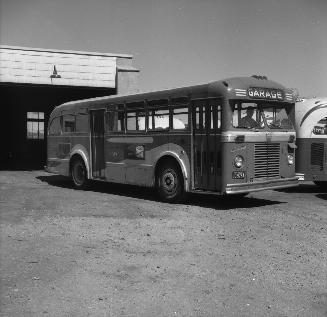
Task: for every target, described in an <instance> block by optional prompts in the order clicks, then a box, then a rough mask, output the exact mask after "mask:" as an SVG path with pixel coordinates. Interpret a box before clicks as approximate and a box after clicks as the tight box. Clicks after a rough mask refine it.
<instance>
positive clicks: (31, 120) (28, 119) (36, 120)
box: [26, 111, 46, 141]
mask: <svg viewBox="0 0 327 317" xmlns="http://www.w3.org/2000/svg"><path fill="white" fill-rule="evenodd" d="M36 113H37V118H33V117H29V114H36ZM40 114H43V118H40ZM29 123H32V133H33V123H37V137H36V138H34V137H29V133H31V132H29V128H28V126H29ZM40 123H43V134H40V131H41V130H40ZM31 135H33V134H31ZM40 135H42V137H40ZM45 137H46V122H45V112H44V111H27V112H26V140H28V141H42V140H45Z"/></svg>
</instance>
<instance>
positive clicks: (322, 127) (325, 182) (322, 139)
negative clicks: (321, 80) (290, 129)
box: [295, 97, 327, 188]
mask: <svg viewBox="0 0 327 317" xmlns="http://www.w3.org/2000/svg"><path fill="white" fill-rule="evenodd" d="M295 122H296V123H295V126H296V133H297V146H298V148H297V149H296V153H297V155H296V175H297V176H298V177H299V180H306V181H313V182H315V183H316V184H317V185H318V186H321V187H324V188H326V187H327V98H326V97H325V98H311V99H303V100H302V101H299V102H297V103H296V105H295Z"/></svg>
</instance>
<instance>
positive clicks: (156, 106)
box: [148, 100, 169, 131]
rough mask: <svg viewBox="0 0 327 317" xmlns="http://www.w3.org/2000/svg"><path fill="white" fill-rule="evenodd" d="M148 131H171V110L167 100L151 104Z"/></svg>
mask: <svg viewBox="0 0 327 317" xmlns="http://www.w3.org/2000/svg"><path fill="white" fill-rule="evenodd" d="M149 108H150V109H149V111H148V116H149V126H148V130H152V131H153V130H155V131H160V130H169V108H168V101H167V100H159V101H152V102H149Z"/></svg>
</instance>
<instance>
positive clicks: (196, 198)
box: [187, 194, 285, 210]
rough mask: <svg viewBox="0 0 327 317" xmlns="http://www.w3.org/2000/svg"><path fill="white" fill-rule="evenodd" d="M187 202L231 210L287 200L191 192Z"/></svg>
mask: <svg viewBox="0 0 327 317" xmlns="http://www.w3.org/2000/svg"><path fill="white" fill-rule="evenodd" d="M187 204H188V205H193V206H198V207H204V208H211V209H216V210H229V209H236V208H242V209H247V208H256V207H264V206H269V205H277V204H285V202H283V201H274V200H268V199H262V198H254V197H238V196H233V195H230V196H216V195H207V194H205V195H201V194H190V195H189V196H188V201H187Z"/></svg>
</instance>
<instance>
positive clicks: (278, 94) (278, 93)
mask: <svg viewBox="0 0 327 317" xmlns="http://www.w3.org/2000/svg"><path fill="white" fill-rule="evenodd" d="M248 96H249V97H250V98H254V99H270V100H283V99H284V97H283V91H282V90H280V89H269V88H255V87H252V88H249V89H248Z"/></svg>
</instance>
